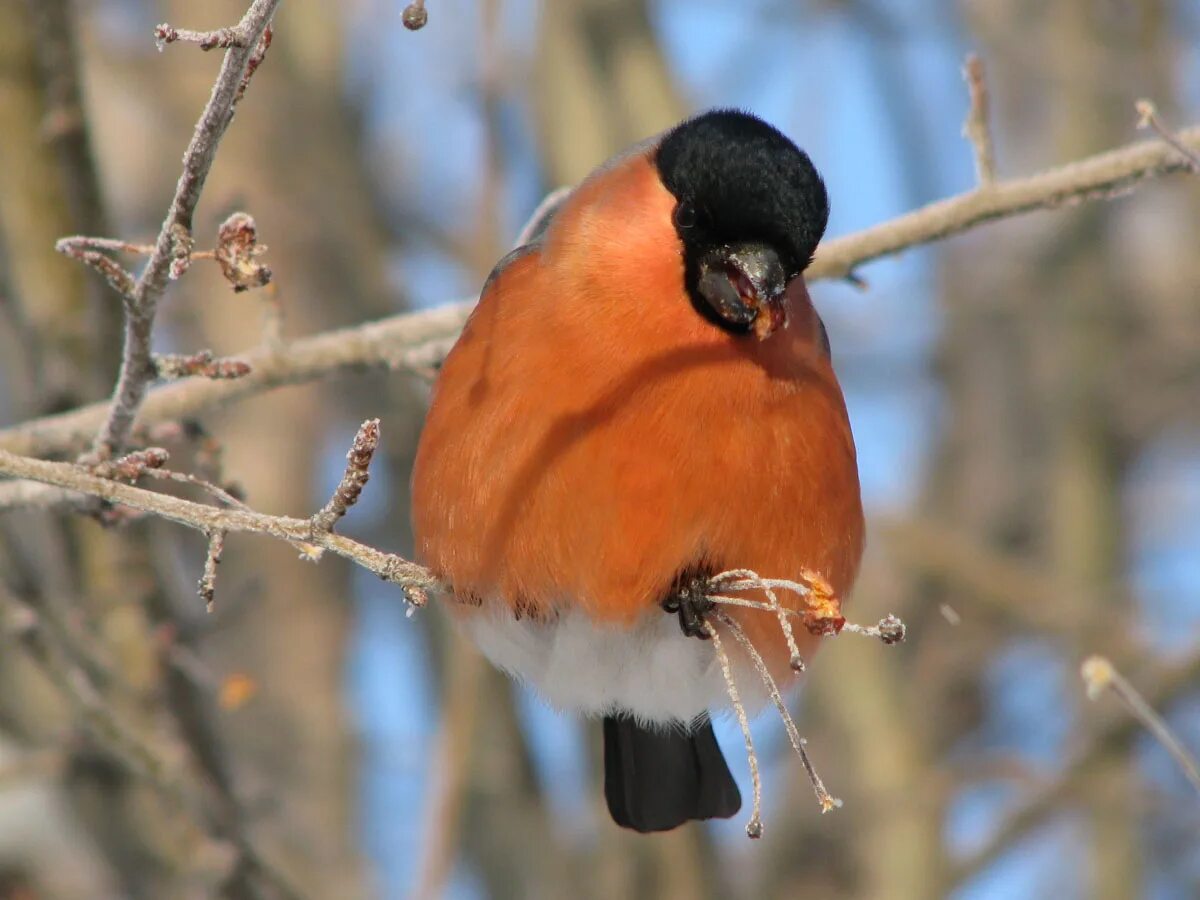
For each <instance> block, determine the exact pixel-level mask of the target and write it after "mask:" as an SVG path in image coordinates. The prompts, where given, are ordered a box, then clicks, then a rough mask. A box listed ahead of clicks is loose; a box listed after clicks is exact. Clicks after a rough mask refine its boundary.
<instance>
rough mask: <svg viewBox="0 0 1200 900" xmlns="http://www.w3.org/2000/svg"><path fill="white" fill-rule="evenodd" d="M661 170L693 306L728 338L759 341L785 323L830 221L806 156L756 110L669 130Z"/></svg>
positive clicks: (711, 116)
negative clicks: (792, 286) (791, 287)
mask: <svg viewBox="0 0 1200 900" xmlns="http://www.w3.org/2000/svg"><path fill="white" fill-rule="evenodd" d="M654 163H655V166H656V167H657V169H658V174H659V178H661V179H662V183H663V185H664V186H665V187H666V189H667V190H668V191H670V192H671V194H672V195H673V196H674V197H675V200H676V205H675V213H674V217H675V230H676V232H677V233H678V234H679V237H680V240H681V241H682V242H683V254H684V283H685V286H686V287H687V292H688V295H689V297H690V298H691V300H692V303H693V305H694V306H695V307H696V309H697V310H698V311H699V312H700V313H701V315H703V316H704V317H705V318H706V319H708V320H709V321H711V322H713V323H715V324H717V325H719V326H720V327H721V328H723V329H725V330H726V331H731V332H735V333H751V332H753V333H754V334H756V335H757V336H758V337H759V338H766V337H768V336H769V335H770V334H771V333H773V332H774V331H775V330H776V329H777V328H779V327H781V326H783V325H786V324H787V309H786V307H785V306H784V304H783V294H784V291H785V289H786V288H787V285H788V283H789V282H790V281H791V280H792V279H794V278H795V277H796V276H797V275H799V274H800V273H801V272H803V271H804V269H805V268H806V267H807V266H808V264H809V262H811V260H812V256H813V253H814V251H815V250H816V248H817V243H818V241H820V240H821V235H823V234H824V233H825V223H826V222H827V221H828V219H829V198H828V196H827V194H826V193H825V184H824V182H822V181H821V176H820V175H819V174H817V170H816V168H815V167H814V166H813V164H812V161H811V160H810V159H809V158H808V155H807V154H805V152H804V151H803V150H801V149H800V148H799V147H797V146H796V145H795V144H793V143H792V142H791V141H790V140H788V138H786V137H785V136H784V135H783V134H782V133H781V132H780V131H778V130H777V129H776V128H773V127H772V126H770V125H768V124H767V123H766V122H764V121H762V120H761V119H759V118H757V117H755V116H752V115H750V114H749V113H744V112H738V111H737V110H714V111H712V112H707V113H704V114H702V115H700V116H697V117H695V118H693V119H688V120H687V121H685V122H683V123H682V124H680V125H677V126H676V127H675V128H673V129H671V130H670V131H669V132H667V133H666V135H665V136H664V137H663V139H662V141H661V142H660V143H659V145H658V148H657V150H656V151H655V155H654Z"/></svg>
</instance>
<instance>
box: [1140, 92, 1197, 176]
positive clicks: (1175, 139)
mask: <svg viewBox="0 0 1200 900" xmlns="http://www.w3.org/2000/svg"><path fill="white" fill-rule="evenodd" d="M1134 108H1135V109H1136V110H1137V114H1138V128H1149V129H1151V130H1152V131H1153V132H1154V133H1155V134H1157V135H1158V136H1159V137H1160V138H1162V139H1163V140H1164V141H1166V142H1167V143H1168V144H1170V145H1171V146H1172V147H1174V148H1175V149H1176V150H1178V151H1179V153H1180V155H1182V156H1183V158H1184V159H1186V160H1187V161H1188V165H1190V166H1191V169H1192V171H1193V172H1200V153H1197V152H1196V151H1195V150H1194V149H1193V148H1191V147H1189V146H1187V144H1185V143H1184V142H1183V141H1182V140H1180V137H1179V135H1177V134H1175V133H1174V132H1173V131H1171V129H1170V128H1168V127H1167V126H1166V125H1165V124H1164V123H1163V120H1162V118H1161V117H1160V116H1159V115H1158V107H1156V106H1155V105H1154V102H1153V101H1152V100H1146V99H1142V100H1139V101H1138V102H1137V103H1135V104H1134Z"/></svg>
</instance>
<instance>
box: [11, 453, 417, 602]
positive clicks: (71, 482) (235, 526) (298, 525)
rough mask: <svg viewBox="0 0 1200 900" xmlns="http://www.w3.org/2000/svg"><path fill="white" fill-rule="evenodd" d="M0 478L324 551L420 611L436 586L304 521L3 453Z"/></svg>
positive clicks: (395, 561) (408, 566)
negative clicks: (391, 587) (385, 584)
mask: <svg viewBox="0 0 1200 900" xmlns="http://www.w3.org/2000/svg"><path fill="white" fill-rule="evenodd" d="M0 474H4V475H11V476H13V477H15V478H30V479H33V480H34V481H40V482H43V483H45V484H52V485H57V486H59V487H64V488H68V489H70V490H73V491H78V492H79V493H81V494H87V495H89V496H92V497H99V498H100V499H102V500H107V501H109V502H111V503H117V504H122V505H124V506H128V507H131V508H133V509H139V510H142V511H143V512H149V513H154V514H155V515H157V516H159V517H161V518H164V519H168V520H170V521H172V522H177V523H178V524H180V525H186V526H187V527H189V528H194V529H196V530H197V531H201V532H204V533H205V534H211V533H212V532H214V531H229V532H250V533H254V534H262V535H267V536H269V537H274V538H277V539H279V540H283V541H287V542H289V543H293V544H297V543H298V544H301V545H306V546H307V548H308V553H307V558H309V559H312V560H314V561H315V560H317V559H319V558H320V557H321V555H322V554H323V553H324V552H325V551H326V550H328V551H331V552H333V553H336V554H337V555H338V556H343V557H345V558H346V559H349V560H351V561H353V562H355V563H357V564H358V565H360V566H362V567H363V568H365V569H367V570H368V571H370V572H374V573H375V574H376V575H378V576H379V577H380V578H382V579H383V580H384V581H389V582H391V583H393V584H396V585H399V586H400V587H401V588H402V589H403V590H404V594H405V598H406V599H407V601H408V602H409V604H411V605H412V606H424V605H425V603H426V602H427V600H428V595H427V592H428V591H429V590H430V589H431V588H433V587H434V586H435V585H436V579H435V578H434V577H433V575H432V574H431V573H430V572H429V571H428V570H427V569H425V568H424V567H422V566H419V565H417V564H416V563H411V562H409V561H408V560H406V559H404V558H403V557H401V556H398V555H396V554H394V553H385V552H384V551H382V550H376V549H375V548H374V547H368V546H367V545H366V544H361V543H359V542H358V541H354V540H351V539H350V538H347V537H343V536H341V535H339V534H334V533H332V532H318V531H314V529H313V527H312V521H311V520H309V519H294V518H290V517H287V516H269V515H265V514H263V513H258V512H253V511H251V510H248V509H218V508H217V507H213V506H207V505H205V504H202V503H193V502H192V501H190V500H184V499H181V498H179V497H172V496H170V495H168V494H160V493H157V492H155V491H147V490H144V489H142V488H137V487H132V486H130V485H127V484H123V483H121V482H119V481H112V480H109V479H106V478H101V477H99V476H97V475H93V474H92V473H91V472H89V471H87V470H86V469H85V468H83V467H82V466H78V465H73V464H71V463H60V462H49V461H47V460H40V459H30V458H28V457H22V456H17V455H15V454H12V453H8V452H5V451H3V450H0Z"/></svg>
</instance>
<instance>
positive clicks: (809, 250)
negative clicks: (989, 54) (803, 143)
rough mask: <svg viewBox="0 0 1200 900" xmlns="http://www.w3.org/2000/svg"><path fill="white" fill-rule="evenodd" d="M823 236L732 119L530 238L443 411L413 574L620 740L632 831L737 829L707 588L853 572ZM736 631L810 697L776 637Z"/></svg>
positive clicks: (624, 162)
mask: <svg viewBox="0 0 1200 900" xmlns="http://www.w3.org/2000/svg"><path fill="white" fill-rule="evenodd" d="M828 216H829V200H828V195H827V191H826V188H825V185H824V182H823V181H822V179H821V176H820V175H819V173H818V172H817V170H816V168H815V166H814V165H813V163H812V161H811V159H810V158H809V156H808V155H807V154H806V153H805V152H804V151H803V150H801V149H800V148H799V147H797V146H796V144H795V143H793V142H792V140H790V139H789V138H788V137H787V136H785V135H784V134H783V133H782V132H780V131H779V130H778V129H776V128H775V127H773V126H772V125H770V124H768V123H767V122H765V121H763V120H762V119H760V118H758V117H757V116H755V115H753V114H751V113H748V112H743V111H740V110H736V109H714V110H710V111H707V112H703V113H701V114H698V115H696V116H693V117H691V118H689V119H686V120H684V121H683V122H681V123H679V124H677V125H675V126H674V127H672V128H670V129H668V130H667V131H665V132H663V133H662V134H660V135H658V136H656V137H653V138H650V139H648V140H646V141H643V142H641V143H639V144H637V145H635V146H633V147H631V148H630V149H628V150H626V151H625V152H623V153H621V154H619V155H617V156H615V157H614V158H612V159H610V160H609V161H607V162H605V163H603V164H602V165H600V166H599V167H598V168H597V169H596V170H595V171H593V172H592V173H591V174H590V175H589V176H588V177H587V178H586V179H584V180H583V181H582V182H581V183H580V184H579V185H578V186H577V187H575V188H574V189H573V190H571V191H570V192H569V193H568V194H567V195H566V197H565V198H564V199H562V200H561V202H559V203H558V204H557V205H555V206H554V207H553V208H552V209H551V210H549V211H548V212H547V213H546V214H545V215H543V216H542V218H541V220H540V221H538V222H536V224H534V225H533V227H532V228H529V229H527V231H528V236H527V240H526V242H525V243H524V244H523V245H522V246H519V247H517V248H516V249H515V250H513V251H512V252H510V253H509V254H508V255H507V256H505V257H504V258H503V259H502V260H501V261H500V262H499V263H498V264H497V265H496V267H495V269H494V270H493V271H492V272H491V274H490V275H489V276H488V278H487V280H486V282H485V284H484V286H483V288H482V291H481V295H480V298H479V302H478V305H477V306H476V307H475V309H474V310H473V312H472V313H471V315H470V318H469V320H468V321H467V323H466V325H465V327H464V329H463V331H462V333H461V335H460V337H459V338H458V339H457V341H456V343H455V344H454V346H453V347H452V349H451V350H450V352H449V354H448V355H447V357H446V358H445V361H444V363H443V364H442V366H441V368H440V371H439V372H438V375H437V377H436V380H435V382H434V385H433V387H432V390H431V399H430V407H429V411H428V414H427V418H426V421H425V424H424V427H423V431H422V434H421V438H420V441H419V445H418V449H417V454H416V458H415V462H414V466H413V475H412V526H413V533H414V536H415V546H416V553H417V556H418V559H419V560H420V561H421V562H422V563H423V564H424V565H426V566H427V567H428V568H429V569H430V571H431V572H432V573H433V575H434V576H435V577H436V579H437V580H438V582H439V583H440V584H441V585H443V586H444V588H445V594H446V597H447V604H446V605H447V606H448V607H449V608H450V609H451V611H452V614H453V617H454V618H455V619H456V620H457V622H458V624H459V625H460V626H461V627H462V628H463V630H464V631H465V633H466V634H467V635H468V636H469V637H470V638H471V639H472V640H473V641H474V643H475V644H476V645H477V646H478V648H479V649H480V650H481V651H482V652H483V654H484V655H485V656H486V657H487V658H488V659H490V660H491V661H492V663H493V664H495V665H496V666H497V667H498V668H500V669H502V670H504V671H505V672H507V673H509V674H510V675H511V676H513V677H514V678H516V679H518V680H519V681H521V682H524V683H525V684H527V685H529V686H530V687H531V688H533V689H534V690H535V691H536V692H538V693H539V694H541V695H542V697H544V698H545V699H546V700H547V701H548V702H549V703H550V704H551V705H552V706H554V707H556V708H558V709H561V710H564V711H573V712H577V713H580V714H583V715H585V716H589V717H599V718H602V719H603V729H602V733H603V742H604V795H605V799H606V802H607V806H608V810H609V812H610V814H611V817H612V819H613V820H614V821H615V822H616V824H617V825H619V826H622V827H625V828H629V829H633V830H635V831H639V832H644V833H649V832H660V831H668V830H671V829H673V828H676V827H678V826H680V825H682V824H684V823H686V822H689V821H697V820H699V821H702V820H706V819H713V818H728V817H730V816H733V815H734V814H736V813H737V811H738V810H739V808H740V806H741V797H740V793H739V791H738V787H737V782H736V780H735V779H734V778H733V776H732V774H731V772H730V769H729V766H728V764H727V762H726V760H725V758H724V755H723V753H722V751H721V749H720V746H719V745H718V743H717V740H716V737H715V732H714V730H713V725H712V716H713V715H714V714H720V713H721V712H722V711H723V710H725V709H727V708H728V706H729V698H728V693H727V690H726V683H725V680H724V679H723V677H722V671H721V667H720V666H719V665H718V663H717V660H716V659H715V655H714V652H713V642H712V641H711V640H709V638H710V637H711V635H710V633H709V630H708V629H709V628H710V627H714V623H715V627H716V628H717V630H718V632H720V630H721V629H722V628H723V627H724V626H722V625H721V624H720V621H719V619H718V618H717V617H716V616H714V615H713V604H712V602H709V601H707V600H706V598H705V594H704V591H703V590H702V589H700V588H702V587H703V585H704V584H705V579H708V578H711V577H713V576H714V575H715V574H717V573H720V572H723V571H726V570H730V569H735V568H737V569H749V570H753V571H755V572H759V573H763V575H764V577H772V578H795V577H798V575H799V574H800V573H802V572H806V571H807V572H818V573H820V574H821V576H822V577H823V578H824V579H825V580H826V581H827V582H828V586H829V588H830V589H831V590H832V591H834V592H835V593H836V595H837V596H838V597H839V598H840V597H844V596H845V595H846V594H847V593H848V592H849V590H850V588H851V586H852V583H853V581H854V579H855V576H856V573H857V571H858V568H859V563H860V560H861V557H862V553H863V546H864V523H863V511H862V501H861V496H860V489H859V480H858V468H857V462H856V451H855V445H854V438H853V435H852V432H851V427H850V422H849V418H848V415H847V411H846V405H845V401H844V398H843V394H842V390H841V387H840V385H839V383H838V380H837V377H836V375H835V373H834V370H833V366H832V359H831V351H830V345H829V339H828V335H827V332H826V330H825V326H824V324H823V322H822V320H821V317H820V316H819V315H818V313H817V311H816V309H815V308H814V306H813V303H812V300H811V298H810V296H809V293H808V290H807V287H806V285H805V281H804V276H803V272H804V270H805V269H806V267H807V266H808V264H809V263H810V261H811V260H812V258H813V255H814V252H815V250H816V247H817V244H818V242H819V241H820V239H821V237H822V235H823V234H824V231H825V226H826V223H827V221H828ZM781 602H782V603H784V604H785V605H787V604H788V603H791V604H795V603H798V602H800V601H799V600H797V599H794V598H793V599H792V600H781ZM725 612H726V614H727V615H728V616H729V617H730V618H731V619H732V620H733V621H734V622H736V623H737V624H739V625H740V626H741V628H742V629H743V631H744V632H745V633H746V635H747V636H748V637H749V638H750V639H751V641H752V642H753V643H754V645H755V646H756V648H757V649H758V650H759V652H760V653H761V655H762V657H763V659H764V660H765V662H766V665H767V668H768V669H769V671H770V672H771V674H772V675H773V676H774V677H775V678H776V679H777V680H778V681H780V682H787V683H789V684H790V683H791V682H793V681H794V680H795V677H796V676H795V674H794V672H793V670H792V668H791V666H789V651H788V647H787V645H786V642H785V641H784V639H783V637H782V635H781V632H780V630H779V623H778V619H777V618H776V617H775V615H774V614H772V613H770V612H764V611H761V610H757V609H747V608H738V607H731V608H728V609H727V610H725ZM797 638H798V641H799V645H800V646H799V649H800V650H801V652H802V653H803V654H804V655H805V656H807V655H809V654H811V653H812V652H813V651H814V650H815V647H816V644H817V642H818V637H817V636H816V635H814V634H809V633H807V632H805V631H803V630H800V631H799V632H798V634H797ZM730 646H731V648H732V652H731V654H730V655H731V663H732V668H733V670H734V673H735V675H737V677H739V678H742V676H751V677H750V680H751V681H754V680H756V679H755V678H754V677H753V672H754V670H753V669H752V668H751V667H750V663H749V661H748V660H747V658H746V655H745V654H744V653H742V652H740V651H739V650H738V648H737V646H736V645H733V644H731V645H730ZM751 694H752V692H751Z"/></svg>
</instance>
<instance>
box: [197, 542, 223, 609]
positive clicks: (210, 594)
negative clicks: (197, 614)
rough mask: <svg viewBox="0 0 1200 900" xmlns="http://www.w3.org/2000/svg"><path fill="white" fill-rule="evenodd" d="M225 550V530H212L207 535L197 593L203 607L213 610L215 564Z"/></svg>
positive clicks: (215, 586) (215, 583)
mask: <svg viewBox="0 0 1200 900" xmlns="http://www.w3.org/2000/svg"><path fill="white" fill-rule="evenodd" d="M223 552H225V532H223V531H214V532H213V533H212V534H210V535H209V536H208V552H207V553H206V554H205V555H204V574H203V575H201V576H200V586H199V593H200V599H201V600H203V601H204V608H205V610H207V611H208V612H212V611H213V602H214V599H215V597H216V593H217V566H219V565H220V564H221V554H222V553H223Z"/></svg>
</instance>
